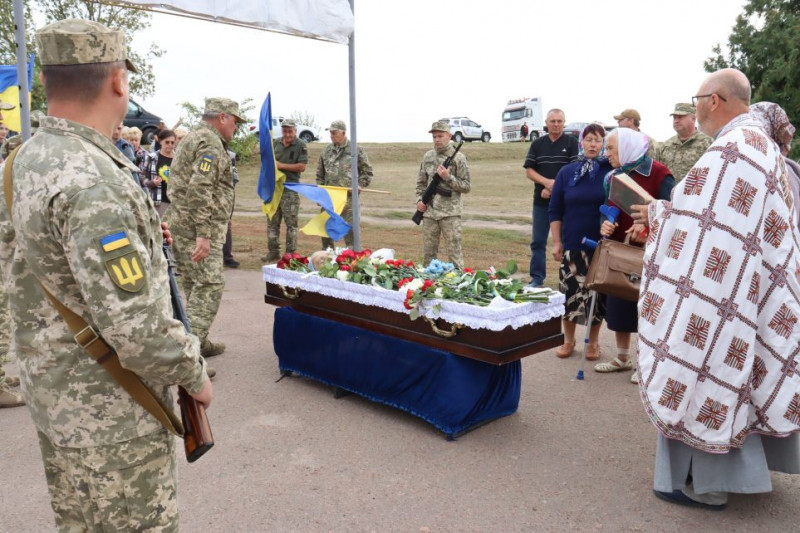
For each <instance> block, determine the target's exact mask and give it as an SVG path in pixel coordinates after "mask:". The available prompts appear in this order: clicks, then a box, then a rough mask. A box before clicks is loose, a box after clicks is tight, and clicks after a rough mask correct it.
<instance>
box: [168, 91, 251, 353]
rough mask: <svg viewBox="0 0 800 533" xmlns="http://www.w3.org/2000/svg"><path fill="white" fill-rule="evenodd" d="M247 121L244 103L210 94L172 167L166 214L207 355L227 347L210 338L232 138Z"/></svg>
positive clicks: (229, 202)
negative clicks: (241, 109)
mask: <svg viewBox="0 0 800 533" xmlns="http://www.w3.org/2000/svg"><path fill="white" fill-rule="evenodd" d="M241 122H242V119H241V117H240V116H239V104H237V103H236V102H234V101H233V100H230V99H228V98H206V105H205V111H204V113H203V121H202V122H200V124H199V125H198V126H197V127H196V128H195V129H193V130H192V131H191V132H189V134H188V135H186V138H184V139H183V140H182V141H181V147H180V150H178V151H177V152H176V153H175V158H174V159H173V160H172V167H171V168H170V183H169V192H170V198H171V200H172V204H171V205H170V207H169V209H167V212H166V214H165V219H166V221H167V222H168V223H169V226H170V229H171V230H172V234H173V236H174V239H175V244H174V245H173V249H174V253H175V261H176V262H177V264H178V270H179V271H180V273H181V280H182V282H181V284H182V285H183V290H184V292H185V293H186V315H187V316H188V317H189V322H190V324H191V326H192V332H193V333H194V334H195V335H197V336H198V337H200V342H201V344H200V353H201V354H202V355H203V357H211V356H214V355H219V354H221V353H223V352H224V351H225V345H224V344H223V343H214V342H211V341H210V340H209V339H208V331H209V329H211V324H212V323H213V322H214V318H215V317H216V316H217V311H218V310H219V303H220V300H221V299H222V290H223V289H224V288H225V277H224V276H223V273H222V270H223V257H222V246H223V245H224V244H225V235H226V234H227V231H228V220H229V219H230V216H231V212H232V211H233V172H232V162H231V158H230V156H229V155H228V143H229V142H230V140H231V139H232V138H233V135H234V133H236V128H237V127H238V125H239V124H240V123H241Z"/></svg>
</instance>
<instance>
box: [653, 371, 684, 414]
mask: <svg viewBox="0 0 800 533" xmlns="http://www.w3.org/2000/svg"><path fill="white" fill-rule="evenodd" d="M685 392H686V385H684V384H683V383H681V382H680V381H675V380H674V379H672V378H667V384H666V385H665V386H664V390H662V391H661V398H659V400H658V404H659V405H663V406H664V407H666V408H667V409H672V410H673V411H677V410H678V406H679V405H680V404H681V402H682V401H683V394H684V393H685Z"/></svg>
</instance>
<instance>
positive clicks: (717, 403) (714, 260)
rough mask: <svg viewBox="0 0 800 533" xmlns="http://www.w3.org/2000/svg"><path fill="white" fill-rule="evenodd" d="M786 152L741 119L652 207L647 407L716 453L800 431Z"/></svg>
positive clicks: (643, 300) (642, 306) (675, 434)
mask: <svg viewBox="0 0 800 533" xmlns="http://www.w3.org/2000/svg"><path fill="white" fill-rule="evenodd" d="M786 176H787V174H786V168H785V166H784V163H783V160H782V158H781V154H780V151H779V149H778V147H777V146H776V145H775V143H773V142H772V140H770V139H769V137H768V136H767V135H766V133H765V132H764V130H763V129H762V126H761V123H760V122H759V121H758V120H757V119H756V118H755V117H752V116H750V115H749V114H743V115H740V116H738V117H736V118H735V119H734V120H732V121H731V122H730V123H728V124H727V125H726V126H725V127H724V128H723V129H722V130H721V131H720V133H719V134H718V135H717V138H716V140H715V141H714V143H713V144H712V145H711V146H710V147H709V149H708V151H706V153H705V154H703V156H702V157H701V158H700V160H699V161H698V162H697V163H696V164H695V166H694V167H693V168H692V169H691V170H690V171H689V173H688V174H687V176H686V178H685V179H684V180H683V181H682V182H681V183H680V184H678V185H677V186H676V187H675V189H674V191H673V197H672V201H671V202H665V201H656V202H653V203H652V204H651V205H650V234H649V236H648V242H647V247H646V250H645V255H644V277H643V280H642V285H641V294H640V299H639V372H640V376H641V377H640V388H641V394H642V399H643V401H644V405H645V408H646V410H647V413H648V415H649V416H650V418H651V419H652V421H653V423H654V424H655V425H656V427H657V428H658V429H659V430H660V431H661V432H662V433H663V434H664V435H665V436H666V437H668V438H671V439H678V440H680V441H683V442H684V443H686V444H688V445H689V446H692V447H693V448H697V449H700V450H703V451H706V452H713V453H725V452H727V451H728V450H729V449H730V448H732V447H734V448H739V447H741V446H742V443H743V442H744V439H745V437H746V436H747V435H748V434H750V433H761V434H764V435H773V436H786V435H789V434H791V433H792V432H796V431H798V430H800V373H798V371H800V369H798V367H797V363H798V360H800V358H799V357H798V353H800V325H798V317H800V282H798V279H797V272H798V265H799V264H800V244H799V242H800V235H798V232H797V229H796V223H795V222H796V221H795V220H794V211H793V208H792V197H791V191H790V188H789V185H788V182H787V177H786Z"/></svg>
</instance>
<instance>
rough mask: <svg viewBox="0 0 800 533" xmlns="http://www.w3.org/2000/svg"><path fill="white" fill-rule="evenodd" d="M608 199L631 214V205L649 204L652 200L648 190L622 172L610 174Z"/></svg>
mask: <svg viewBox="0 0 800 533" xmlns="http://www.w3.org/2000/svg"><path fill="white" fill-rule="evenodd" d="M608 199H609V200H611V201H612V202H614V204H615V205H616V206H617V207H619V208H620V209H622V210H623V211H625V212H626V213H627V214H628V215H632V210H631V206H632V205H644V204H649V203H650V202H652V201H653V200H654V198H653V197H652V196H650V193H649V192H647V191H646V190H644V188H643V187H642V186H641V185H639V184H638V183H636V182H635V181H633V178H631V177H630V176H628V175H627V174H624V173H623V174H615V175H614V176H611V188H610V190H609V192H608Z"/></svg>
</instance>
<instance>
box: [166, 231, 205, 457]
mask: <svg viewBox="0 0 800 533" xmlns="http://www.w3.org/2000/svg"><path fill="white" fill-rule="evenodd" d="M163 249H164V256H165V257H166V258H167V272H168V274H169V293H170V299H171V300H172V314H173V316H174V317H175V318H177V319H178V320H180V321H181V322H182V323H183V327H185V328H186V331H188V332H189V333H191V332H192V328H191V326H190V325H189V319H188V317H187V316H186V310H185V309H184V308H183V301H182V300H181V293H180V290H179V289H178V281H177V280H176V279H175V259H174V258H173V257H172V250H171V249H170V247H169V245H168V244H167V243H166V242H164V244H163ZM178 405H179V406H180V408H181V422H183V428H184V430H185V434H184V436H183V449H184V451H185V452H186V460H187V461H189V462H190V463H193V462H195V461H197V460H198V459H200V457H202V456H203V454H204V453H206V452H207V451H208V450H210V449H211V448H212V447H213V446H214V435H213V434H212V433H211V424H210V423H209V422H208V416H207V415H206V408H205V407H204V406H203V404H202V403H200V402H198V401H197V400H195V399H194V398H192V396H190V395H189V393H188V392H186V389H184V388H183V387H178Z"/></svg>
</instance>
